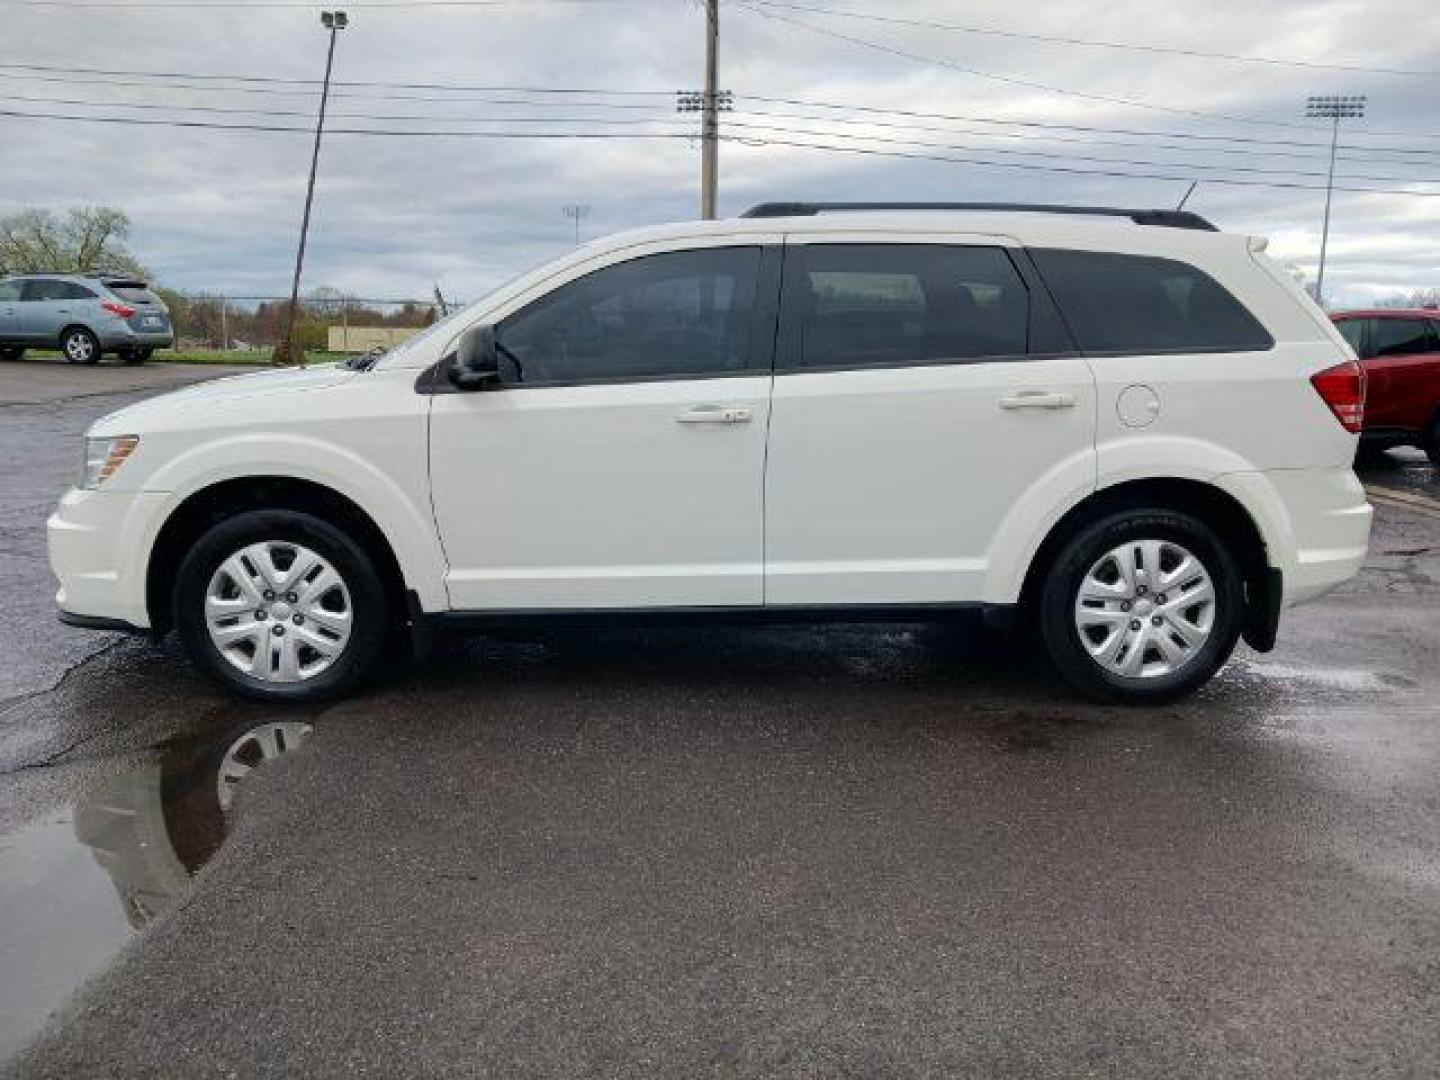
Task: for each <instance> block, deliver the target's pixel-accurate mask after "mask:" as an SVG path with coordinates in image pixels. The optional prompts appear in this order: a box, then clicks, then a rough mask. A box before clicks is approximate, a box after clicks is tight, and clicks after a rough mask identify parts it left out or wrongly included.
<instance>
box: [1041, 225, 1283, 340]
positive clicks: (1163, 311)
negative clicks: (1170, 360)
mask: <svg viewBox="0 0 1440 1080" xmlns="http://www.w3.org/2000/svg"><path fill="white" fill-rule="evenodd" d="M1031 255H1032V256H1033V257H1034V259H1035V263H1036V266H1037V267H1038V268H1039V270H1040V275H1041V276H1042V277H1043V278H1044V279H1045V281H1046V283H1047V284H1048V285H1049V286H1050V290H1051V292H1052V293H1054V295H1055V300H1056V302H1057V303H1058V304H1059V305H1060V310H1061V312H1062V313H1063V314H1064V316H1065V319H1066V321H1067V322H1068V323H1069V324H1070V329H1071V331H1072V332H1073V333H1074V335H1075V339H1076V344H1078V345H1079V347H1080V349H1081V350H1082V351H1084V352H1086V353H1100V354H1103V353H1116V354H1135V353H1175V352H1180V353H1184V352H1253V351H1262V350H1265V349H1269V348H1272V347H1273V346H1274V344H1275V341H1274V339H1273V338H1272V337H1271V336H1270V334H1269V332H1268V331H1266V329H1265V328H1264V327H1263V326H1261V325H1260V322H1259V320H1257V319H1256V318H1255V316H1254V315H1252V314H1251V313H1250V312H1249V311H1248V310H1247V309H1246V307H1245V305H1244V304H1242V303H1240V301H1239V300H1237V299H1236V298H1235V297H1234V296H1233V295H1231V293H1230V292H1229V291H1228V290H1227V289H1226V288H1225V287H1224V286H1223V285H1221V284H1220V283H1219V282H1218V281H1216V280H1215V279H1214V278H1212V277H1211V276H1210V275H1209V274H1207V273H1205V272H1204V271H1203V270H1201V269H1200V268H1199V267H1196V266H1192V265H1191V264H1189V263H1186V262H1181V261H1180V260H1178V259H1165V258H1159V257H1157V256H1153V255H1123V254H1118V253H1115V252H1099V251H1072V250H1068V249H1060V248H1033V249H1031Z"/></svg>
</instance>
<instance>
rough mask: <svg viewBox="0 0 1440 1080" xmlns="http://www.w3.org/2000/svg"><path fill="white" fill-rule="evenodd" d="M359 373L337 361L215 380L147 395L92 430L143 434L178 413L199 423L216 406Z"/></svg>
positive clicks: (314, 386)
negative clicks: (207, 411) (206, 411)
mask: <svg viewBox="0 0 1440 1080" xmlns="http://www.w3.org/2000/svg"><path fill="white" fill-rule="evenodd" d="M358 374H359V373H358V372H355V371H351V370H349V369H347V368H342V367H340V366H339V365H337V364H321V365H317V366H315V367H308V368H279V369H276V370H273V371H256V372H249V373H246V374H244V375H231V376H228V377H225V378H221V379H212V380H210V381H208V382H203V383H196V384H195V385H193V386H187V387H184V388H182V389H179V390H172V391H170V392H169V393H167V394H161V395H159V396H158V397H153V398H146V399H145V400H144V401H140V402H137V403H135V404H134V405H127V406H126V407H125V408H123V409H118V410H116V411H115V412H113V413H110V414H108V415H106V416H102V417H101V418H100V419H99V420H97V421H95V423H94V424H93V425H91V428H90V433H91V434H93V435H139V434H143V432H144V430H145V427H146V426H147V424H148V423H151V422H154V421H156V420H163V421H165V422H173V420H174V419H175V417H177V416H184V417H186V418H188V419H190V420H192V421H195V422H197V423H198V422H203V416H204V411H205V410H207V409H210V408H213V407H216V406H221V405H225V404H228V403H230V402H233V401H241V400H247V399H251V398H261V397H269V396H271V395H276V394H283V395H286V396H287V397H288V396H290V395H292V394H300V393H305V392H307V391H311V390H323V389H325V388H326V387H330V386H338V385H340V384H341V383H344V382H347V381H349V380H350V379H353V378H355V377H356V376H357V375H358Z"/></svg>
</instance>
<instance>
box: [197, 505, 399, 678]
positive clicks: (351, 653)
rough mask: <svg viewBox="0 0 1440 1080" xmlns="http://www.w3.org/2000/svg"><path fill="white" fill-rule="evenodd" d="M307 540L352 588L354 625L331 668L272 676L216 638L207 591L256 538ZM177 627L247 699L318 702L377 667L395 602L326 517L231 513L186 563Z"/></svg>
mask: <svg viewBox="0 0 1440 1080" xmlns="http://www.w3.org/2000/svg"><path fill="white" fill-rule="evenodd" d="M265 541H270V542H277V543H281V544H284V543H295V544H302V545H304V546H305V547H307V548H309V549H310V550H312V551H314V552H315V553H316V554H318V555H320V556H322V557H323V558H324V559H326V560H327V561H328V562H329V563H330V564H331V566H332V567H333V568H334V569H335V571H336V572H337V573H338V574H339V575H340V577H341V578H342V579H343V582H344V585H345V588H346V590H348V592H349V597H350V605H351V620H352V623H353V625H352V627H351V629H350V638H349V640H348V641H347V642H346V644H345V646H344V649H343V651H342V652H341V653H340V654H339V655H338V656H337V657H335V659H334V660H333V662H332V663H331V664H330V666H329V667H327V668H325V669H324V670H323V671H320V672H319V673H317V674H315V675H314V676H312V677H310V678H308V679H305V680H304V681H300V682H270V681H266V680H264V679H261V678H257V677H256V676H254V675H251V674H248V673H246V672H242V671H241V670H239V668H238V667H236V666H235V665H234V664H232V663H231V662H230V661H229V660H227V659H226V658H225V657H224V656H223V655H222V654H221V652H220V650H219V649H218V648H217V647H216V645H215V644H214V642H213V641H212V640H211V638H210V633H209V630H208V628H207V626H206V622H205V597H206V591H207V589H208V587H209V585H210V581H211V578H212V577H213V576H214V574H215V572H216V570H217V569H218V568H219V567H220V564H221V563H223V562H224V561H225V560H226V559H228V558H229V557H230V556H231V555H234V554H235V553H237V552H238V551H240V550H241V549H243V548H245V547H246V546H248V545H250V544H255V543H261V542H265ZM173 601H174V625H175V628H176V630H177V631H178V632H179V635H180V639H181V641H182V642H183V643H184V645H185V647H186V649H187V650H188V651H189V653H190V655H191V656H192V657H194V659H195V662H196V663H197V664H199V665H200V667H201V668H203V669H204V670H205V671H206V673H207V674H209V675H210V676H211V677H212V678H214V679H216V680H217V681H218V682H220V683H222V684H223V685H225V686H226V687H228V688H230V689H231V690H233V691H235V692H236V693H238V694H241V695H243V696H245V697H249V698H254V699H256V700H261V701H296V702H300V701H320V700H325V699H329V698H335V697H340V696H342V695H344V694H347V693H349V692H350V691H352V690H354V689H355V688H356V687H358V686H359V685H361V684H362V683H363V682H364V681H365V679H366V678H368V677H369V676H370V675H371V674H373V673H374V671H375V669H376V668H377V667H378V666H379V664H380V661H381V659H382V657H383V654H384V651H385V646H386V643H387V642H388V641H389V640H390V639H391V634H390V629H391V627H390V619H391V613H390V604H389V600H388V597H387V593H386V589H385V585H384V582H383V581H382V579H381V577H380V573H379V571H378V570H377V569H376V567H375V561H374V559H373V558H372V557H371V556H370V554H369V553H368V552H367V551H366V550H365V549H364V548H363V547H361V546H360V545H359V544H357V543H356V542H355V541H354V540H352V539H351V538H350V537H349V536H347V535H346V534H345V533H343V532H342V531H340V530H339V529H337V528H336V527H335V526H333V525H331V524H330V523H329V522H327V521H324V520H323V519H321V518H318V517H314V516H312V515H310V514H305V513H301V512H299V511H295V510H254V511H249V512H246V513H243V514H237V515H236V516H235V517H232V518H228V519H226V520H225V521H222V522H221V523H220V524H218V525H215V526H214V527H212V528H211V529H210V530H209V531H208V532H206V533H205V534H204V535H203V536H202V537H201V538H200V539H199V540H198V541H197V542H196V543H195V545H194V546H193V547H192V548H191V549H190V551H189V553H188V554H187V555H186V556H185V558H184V560H183V561H182V562H181V563H180V571H179V575H178V577H177V579H176V583H175V592H174V597H173Z"/></svg>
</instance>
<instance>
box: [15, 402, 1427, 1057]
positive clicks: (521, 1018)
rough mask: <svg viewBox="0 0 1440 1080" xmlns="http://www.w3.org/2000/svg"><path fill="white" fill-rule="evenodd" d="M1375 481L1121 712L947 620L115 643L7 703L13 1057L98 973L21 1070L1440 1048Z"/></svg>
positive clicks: (1416, 555) (1414, 549) (1420, 1053)
mask: <svg viewBox="0 0 1440 1080" xmlns="http://www.w3.org/2000/svg"><path fill="white" fill-rule="evenodd" d="M111 407H113V402H112V401H99V400H93V401H88V402H86V403H80V402H73V403H69V404H58V405H57V404H52V405H49V406H46V407H45V408H44V409H37V410H33V411H31V410H21V411H20V413H19V415H21V416H23V417H25V424H26V425H28V426H25V427H24V428H23V430H21V429H17V428H14V427H12V426H11V425H10V424H8V423H7V424H6V426H5V428H4V430H3V432H0V449H3V450H6V451H10V450H13V449H15V448H14V447H12V446H10V444H11V442H12V441H13V440H15V439H23V440H25V441H26V442H27V443H31V444H35V445H39V444H40V443H41V442H43V440H44V439H46V438H51V439H53V440H55V441H57V442H58V443H63V442H64V441H65V440H67V439H68V438H69V437H70V434H73V433H74V431H78V429H79V428H80V427H83V423H84V419H85V416H86V415H93V414H98V413H99V412H102V411H105V410H106V409H108V408H111ZM87 410H89V412H88V413H87ZM6 415H7V418H8V417H10V416H12V415H16V414H13V413H7V414H6ZM69 429H74V430H73V431H71V430H69ZM17 431H19V432H20V433H19V434H15V433H16V432H17ZM62 435H63V436H64V437H63V438H62ZM27 460H33V459H27ZM1367 481H1368V482H1371V483H1374V484H1377V485H1382V486H1384V487H1386V488H1388V489H1391V490H1404V491H1408V492H1410V493H1412V494H1418V495H1419V496H1421V497H1423V498H1430V497H1433V496H1436V495H1437V494H1440V492H1437V487H1440V485H1437V484H1436V482H1435V479H1434V477H1433V475H1432V474H1431V473H1430V471H1429V470H1428V468H1426V467H1425V466H1423V465H1420V464H1417V463H1414V462H1409V463H1402V462H1397V463H1393V464H1391V465H1390V466H1388V467H1387V468H1385V469H1382V470H1381V471H1380V472H1378V473H1375V474H1371V475H1369V476H1368V477H1367ZM22 483H23V484H34V485H37V490H36V491H34V492H33V493H32V494H31V495H30V496H27V498H30V499H31V501H32V502H34V503H37V504H39V503H44V502H46V501H47V500H48V499H49V498H50V497H51V495H52V494H53V492H50V491H49V490H48V489H47V490H46V491H40V490H38V488H39V487H47V485H49V484H50V480H49V479H44V478H42V480H40V481H36V480H33V479H31V478H30V473H29V472H28V471H27V472H26V473H25V476H24V477H22ZM6 498H7V499H8V498H9V496H6ZM20 505H21V502H20V501H19V500H17V501H16V502H15V503H13V504H7V506H6V508H5V509H6V521H7V528H12V531H11V532H8V533H6V534H5V536H6V548H7V550H10V549H14V551H15V552H16V553H17V557H21V558H24V559H28V560H31V561H33V562H35V563H36V565H37V566H38V565H39V562H38V560H39V558H40V556H39V551H40V549H39V548H38V547H35V545H36V544H37V543H38V542H39V541H40V540H41V537H40V535H39V529H38V525H35V524H34V523H29V522H18V523H14V522H13V517H12V516H11V511H10V507H11V506H17V507H18V506H20ZM25 505H28V504H25ZM1377 511H1378V518H1377V529H1376V533H1375V538H1374V544H1373V547H1372V554H1371V558H1370V560H1369V563H1368V564H1367V567H1366V569H1365V571H1364V573H1363V574H1362V575H1361V577H1360V578H1359V579H1357V580H1356V581H1355V582H1352V583H1351V584H1349V585H1347V586H1346V587H1345V588H1344V589H1342V590H1340V591H1339V592H1337V593H1336V594H1334V595H1332V596H1330V597H1328V598H1326V599H1324V600H1322V601H1320V602H1317V603H1315V604H1313V605H1309V606H1307V607H1305V608H1301V609H1298V610H1296V611H1294V612H1292V613H1290V614H1289V616H1288V617H1287V620H1286V623H1285V625H1284V627H1283V631H1282V639H1281V645H1280V647H1279V649H1277V651H1276V652H1274V653H1272V654H1270V655H1267V656H1264V657H1260V656H1257V655H1256V654H1254V653H1250V652H1248V651H1243V650H1242V652H1241V653H1239V654H1237V657H1236V659H1235V660H1234V661H1233V662H1232V663H1231V664H1230V665H1229V667H1227V669H1226V670H1225V671H1224V672H1223V673H1222V675H1221V677H1220V678H1219V679H1218V680H1217V681H1216V682H1215V683H1214V684H1212V686H1210V687H1209V688H1207V689H1206V690H1205V691H1204V692H1203V693H1202V694H1201V695H1200V696H1198V697H1197V698H1195V699H1193V700H1191V701H1189V702H1186V703H1182V704H1180V705H1176V706H1173V707H1169V708H1165V709H1156V710H1144V711H1141V710H1118V709H1107V708H1099V707H1093V706H1086V705H1080V704H1077V703H1076V702H1075V701H1074V700H1072V699H1071V698H1070V697H1069V696H1068V695H1067V694H1066V693H1065V692H1064V691H1063V690H1061V689H1059V688H1058V687H1057V686H1056V685H1055V684H1054V683H1053V682H1052V681H1050V680H1049V679H1047V678H1045V677H1044V676H1043V675H1041V674H1040V673H1039V672H1038V671H1037V670H1036V669H1037V667H1038V665H1037V663H1036V662H1035V658H1034V656H1032V655H1031V654H1030V653H1029V652H1028V651H1026V650H1025V649H1023V648H1019V647H1010V646H1006V645H1004V644H1001V643H999V642H997V641H995V640H993V639H991V638H989V637H987V636H986V635H984V634H983V633H981V632H979V631H978V630H975V629H973V628H970V627H967V626H955V627H880V626H867V627H845V626H834V627H825V628H820V629H807V628H767V629H763V630H755V629H748V630H745V629H736V630H729V629H714V628H711V629H667V630H664V631H658V630H645V631H621V630H610V631H603V632H602V631H595V630H585V631H572V632H565V633H562V632H550V633H546V634H543V635H535V636H532V637H529V638H527V639H524V640H513V641H498V640H483V641H473V642H469V643H459V644H454V645H451V646H449V647H447V648H444V649H442V650H441V651H440V652H439V653H438V654H437V655H436V656H435V657H434V658H432V659H431V660H430V661H428V662H427V663H426V664H424V665H421V666H419V667H414V668H407V669H401V670H398V671H396V672H393V673H391V674H390V675H389V676H388V677H387V678H386V679H385V680H383V681H381V682H380V683H379V684H378V685H377V686H376V687H375V688H374V689H373V690H371V691H370V692H369V693H367V694H366V695H364V696H362V697H360V698H358V699H356V700H354V701H351V702H346V703H341V704H338V705H335V706H331V707H329V708H327V709H312V710H274V709H268V708H264V707H259V706H254V705H246V704H241V703H237V702H234V701H231V700H229V699H227V698H224V697H222V696H220V695H219V694H218V693H217V692H216V691H215V690H214V689H213V688H212V687H211V686H210V685H209V684H207V683H206V682H205V681H204V680H203V679H201V678H200V676H199V675H198V674H197V673H195V672H194V671H193V670H192V669H191V668H190V667H189V666H188V665H187V664H186V663H185V662H184V661H183V659H182V658H181V657H180V656H179V654H178V653H177V651H176V650H175V649H174V646H173V645H171V644H166V645H163V646H161V647H159V648H150V647H148V646H146V645H145V644H144V643H141V642H136V641H131V640H129V639H114V643H113V644H111V645H109V647H107V648H105V649H104V650H103V651H102V652H100V653H99V654H98V655H95V656H94V657H92V658H91V659H89V660H86V661H85V662H83V663H80V664H79V665H78V666H76V667H74V668H73V669H72V670H70V672H69V674H68V675H67V676H66V677H64V678H63V679H61V680H59V682H58V685H54V686H53V687H52V686H51V685H50V683H49V682H46V683H45V684H44V685H43V686H41V687H39V692H26V693H25V694H21V695H19V696H15V697H13V698H12V699H11V700H10V701H9V703H8V704H3V705H0V770H3V771H4V773H3V776H0V837H3V839H0V909H3V910H4V911H5V913H6V914H5V919H4V920H0V1054H3V1053H5V1052H7V1051H13V1050H14V1049H16V1048H17V1047H18V1046H19V1045H20V1044H21V1043H22V1042H24V1041H25V1040H27V1039H29V1038H31V1037H32V1036H34V1035H35V1034H36V1032H38V1031H40V1028H41V1025H42V1023H43V1021H44V1016H45V1013H46V1012H47V1011H48V1010H49V1009H50V1008H53V1007H56V1006H61V1005H62V1003H63V1002H64V1001H65V1000H66V999H67V997H68V996H69V994H70V993H71V992H72V991H73V990H74V989H75V988H76V987H77V986H79V985H80V984H81V983H82V982H85V980H86V979H87V977H88V978H89V981H88V983H86V985H84V986H83V988H82V989H80V990H79V992H78V996H76V997H75V998H74V999H73V1001H71V1003H70V1004H69V1005H68V1006H63V1007H62V1008H61V1011H60V1012H59V1013H58V1014H57V1015H56V1016H55V1017H54V1019H53V1020H52V1021H51V1022H50V1024H49V1026H48V1027H47V1028H46V1029H45V1030H44V1031H43V1032H41V1033H40V1036H39V1039H38V1041H37V1042H35V1043H34V1044H33V1045H32V1046H31V1047H30V1048H29V1049H28V1050H26V1051H24V1052H23V1053H22V1054H21V1055H20V1056H19V1057H17V1058H15V1059H13V1061H12V1063H11V1070H12V1071H13V1073H14V1074H15V1075H20V1076H27V1077H49V1076H57V1077H59V1076H67V1077H68V1076H76V1075H86V1076H91V1075H94V1076H141V1075H144V1076H174V1077H187V1078H189V1077H203V1076H282V1075H283V1076H288V1075H336V1074H340V1073H347V1074H350V1073H353V1074H365V1075H377V1076H385V1077H400V1076H442V1075H443V1076H453V1075H488V1074H499V1075H567V1076H569V1075H579V1074H583V1075H601V1076H622V1075H623V1076H635V1075H663V1076H674V1075H695V1074H699V1073H715V1074H720V1075H743V1076H775V1075H864V1076H884V1075H914V1074H921V1073H929V1074H940V1075H973V1076H985V1077H1002V1076H1026V1077H1035V1076H1075V1075H1090V1074H1096V1075H1106V1076H1125V1077H1131V1076H1134V1077H1153V1076H1158V1075H1167V1076H1227V1077H1233V1076H1307V1077H1311V1076H1356V1075H1366V1076H1415V1077H1421V1076H1434V1075H1440V815H1437V803H1436V795H1435V792H1436V784H1435V777H1436V775H1437V773H1440V730H1437V728H1440V707H1437V704H1436V702H1437V700H1440V698H1437V692H1440V674H1437V671H1440V634H1437V630H1440V605H1437V598H1440V510H1437V511H1434V512H1432V511H1430V510H1429V509H1428V508H1427V507H1426V506H1424V505H1409V506H1405V505H1392V504H1391V503H1389V502H1383V503H1379V504H1378V506H1377ZM12 523H13V524H12ZM32 526H33V527H32ZM39 576H40V575H39V574H38V571H35V572H32V573H30V574H29V575H28V576H27V575H24V574H17V575H11V576H7V577H5V578H4V579H3V582H0V588H3V590H4V592H3V595H0V598H3V600H4V603H5V605H7V606H9V605H12V604H16V603H29V602H30V599H29V594H30V593H32V592H39V593H42V594H45V595H48V592H49V589H50V583H49V581H48V579H45V580H43V581H41V580H38V577H39ZM40 606H41V605H40V604H39V602H38V601H36V602H35V607H36V610H37V611H38V610H39V608H40ZM31 648H33V649H35V650H37V651H39V652H45V651H47V650H49V649H50V648H52V645H51V643H49V642H45V641H40V642H38V643H36V644H33V645H32V644H22V649H31ZM277 723H278V724H283V725H285V726H284V727H282V728H279V729H277V728H276V727H275V726H274V725H276V724H277ZM306 728H309V729H312V730H310V731H309V734H308V737H305V729H306ZM247 733H248V734H247ZM284 747H289V748H291V752H289V753H285V754H279V750H280V749H282V748H284ZM266 754H276V755H278V756H277V757H276V758H275V760H273V761H269V762H267V763H265V764H263V765H260V766H259V767H258V768H255V769H254V770H253V771H251V772H248V773H247V772H246V770H247V767H248V766H250V765H256V764H258V763H259V762H260V761H261V760H262V758H264V757H265V756H266ZM242 774H244V776H243V779H241V780H240V781H239V783H238V784H235V785H231V784H229V783H228V782H227V781H226V780H224V779H222V777H226V776H236V777H238V776H241V775H242ZM222 790H223V792H224V794H223V795H222ZM232 795H233V797H234V802H233V803H231V804H230V808H229V809H228V810H226V809H225V808H224V804H225V803H229V802H230V799H231V797H232ZM192 876H193V880H192Z"/></svg>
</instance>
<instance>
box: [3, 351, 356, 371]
mask: <svg viewBox="0 0 1440 1080" xmlns="http://www.w3.org/2000/svg"><path fill="white" fill-rule="evenodd" d="M28 351H29V353H30V355H33V356H43V357H51V358H54V359H59V358H60V354H59V353H58V352H55V351H53V350H50V349H31V350H28ZM345 357H346V354H345V353H323V352H309V353H306V354H305V361H306V363H310V364H328V363H330V362H332V361H335V360H344V359H345ZM116 362H117V358H115V357H113V356H106V357H105V363H107V364H113V363H116ZM149 362H150V363H152V364H250V365H253V366H256V367H264V366H266V365H268V364H269V363H270V350H269V349H254V350H252V351H250V352H240V351H238V350H235V349H229V350H220V349H157V350H156V351H155V354H154V355H153V356H151V357H150V361H149Z"/></svg>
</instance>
